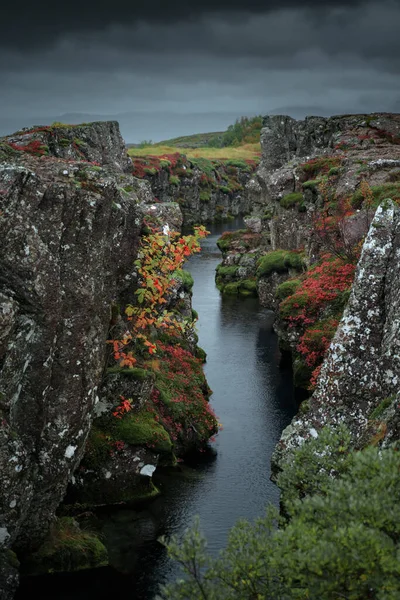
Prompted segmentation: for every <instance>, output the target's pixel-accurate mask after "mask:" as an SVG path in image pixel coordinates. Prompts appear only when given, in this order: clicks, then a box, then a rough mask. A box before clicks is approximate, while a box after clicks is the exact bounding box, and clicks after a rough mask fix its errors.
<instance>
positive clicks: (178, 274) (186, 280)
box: [174, 269, 194, 293]
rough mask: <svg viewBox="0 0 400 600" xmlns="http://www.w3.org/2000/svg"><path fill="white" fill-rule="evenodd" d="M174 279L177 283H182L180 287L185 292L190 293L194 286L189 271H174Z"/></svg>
mask: <svg viewBox="0 0 400 600" xmlns="http://www.w3.org/2000/svg"><path fill="white" fill-rule="evenodd" d="M174 277H175V278H176V279H177V280H178V281H180V282H182V287H183V289H184V291H185V292H188V293H190V292H191V291H192V289H193V285H194V279H193V277H192V275H191V273H189V271H185V270H184V269H179V270H177V271H175V273H174Z"/></svg>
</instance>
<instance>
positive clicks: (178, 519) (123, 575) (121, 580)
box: [17, 222, 296, 600]
mask: <svg viewBox="0 0 400 600" xmlns="http://www.w3.org/2000/svg"><path fill="white" fill-rule="evenodd" d="M238 227H239V223H235V222H233V223H232V224H230V225H229V226H227V225H219V226H214V227H212V228H211V229H212V231H211V235H210V236H209V237H208V238H207V239H206V240H205V241H204V242H203V251H202V253H201V254H200V255H196V256H194V257H192V258H191V259H190V261H189V264H188V270H189V271H190V272H191V273H192V275H193V277H194V281H195V284H194V288H193V307H194V308H195V309H196V310H197V311H198V313H199V322H198V334H199V344H200V346H201V347H202V348H204V350H205V351H206V352H207V364H206V366H205V371H206V375H207V379H208V383H209V385H210V387H211V389H212V390H213V396H212V399H211V402H212V405H213V407H214V409H215V411H216V413H217V415H218V417H219V420H220V421H221V422H222V424H223V430H222V431H221V432H220V433H219V435H218V436H217V439H216V442H215V443H214V444H213V448H214V452H211V453H210V454H207V455H204V456H202V457H201V458H199V460H198V461H197V462H196V463H195V464H191V465H190V466H188V467H184V468H183V469H182V470H181V472H179V473H175V474H170V473H169V474H168V473H167V474H166V473H163V474H161V475H159V476H158V477H157V484H158V485H159V487H160V488H161V489H162V491H163V494H162V495H161V496H160V497H159V498H158V499H156V500H155V501H153V502H152V503H151V504H150V506H147V507H146V508H143V510H135V511H133V510H130V509H120V510H117V511H116V510H114V511H107V512H104V513H103V514H101V515H100V520H99V526H100V528H101V530H102V533H103V535H104V536H105V540H106V544H107V546H108V548H109V553H110V560H111V564H112V565H113V566H114V568H110V567H107V568H104V569H98V570H94V571H87V572H81V573H77V574H65V575H53V576H45V577H36V578H26V579H25V580H23V583H22V586H21V589H20V592H19V594H18V596H17V598H18V600H25V599H27V598H28V595H29V598H30V597H32V594H34V593H35V592H37V593H38V595H40V597H42V598H43V597H44V598H52V599H53V600H56V599H60V600H72V599H74V600H103V599H104V600H105V599H107V600H110V598H115V600H117V599H119V598H127V599H129V598H130V599H132V600H151V599H152V598H154V596H155V594H156V593H157V591H158V585H159V584H160V582H165V581H167V580H168V579H170V578H172V577H175V576H178V575H179V571H177V570H176V567H175V565H173V564H171V562H170V561H169V559H168V558H167V556H166V552H165V549H164V548H163V547H162V546H161V544H160V543H159V542H158V541H157V538H158V537H159V536H160V535H163V534H166V535H169V534H171V533H177V534H179V533H181V532H182V531H183V530H184V529H185V528H186V527H187V526H188V525H189V524H190V523H191V522H192V520H193V517H194V515H199V516H200V519H201V524H202V529H203V531H204V533H205V534H206V536H207V539H208V544H209V550H210V552H212V553H213V554H216V553H217V552H218V551H219V550H220V549H221V548H223V547H224V545H225V543H226V540H227V535H228V532H229V529H230V528H231V527H232V525H233V524H234V523H235V521H236V520H237V519H238V518H240V517H246V518H248V519H253V518H254V517H256V516H258V515H261V514H263V512H264V509H265V506H266V505H267V503H269V502H272V503H274V504H276V503H277V502H278V490H277V489H276V487H275V486H274V485H273V484H272V483H271V482H270V480H269V476H270V458H271V453H272V451H273V448H274V445H275V444H276V442H277V440H278V439H279V436H280V434H281V431H282V429H283V428H284V427H285V426H286V425H287V424H288V423H289V422H290V419H291V418H292V416H293V415H294V413H295V411H296V405H295V400H294V395H293V389H292V379H291V373H290V371H288V370H282V369H280V368H279V352H278V344H277V337H276V335H275V334H274V333H273V331H272V321H273V314H272V313H271V312H270V311H267V310H265V309H263V308H261V307H260V306H259V304H258V301H257V300H256V299H253V298H236V297H221V295H220V293H219V291H218V290H217V288H216V287H215V283H214V275H215V268H216V266H217V264H218V263H219V262H220V260H221V254H220V252H219V251H218V248H217V246H216V240H217V239H218V237H219V236H220V234H221V232H222V231H225V230H226V229H237V228H238Z"/></svg>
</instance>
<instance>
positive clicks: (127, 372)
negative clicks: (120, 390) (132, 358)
mask: <svg viewBox="0 0 400 600" xmlns="http://www.w3.org/2000/svg"><path fill="white" fill-rule="evenodd" d="M107 373H109V374H110V375H113V374H118V375H123V376H124V377H131V378H132V379H136V380H137V381H144V380H145V379H154V373H152V371H147V370H146V369H141V368H140V367H133V368H131V369H124V368H122V367H110V368H109V369H107Z"/></svg>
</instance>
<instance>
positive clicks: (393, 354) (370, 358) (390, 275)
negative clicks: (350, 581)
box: [272, 200, 400, 471]
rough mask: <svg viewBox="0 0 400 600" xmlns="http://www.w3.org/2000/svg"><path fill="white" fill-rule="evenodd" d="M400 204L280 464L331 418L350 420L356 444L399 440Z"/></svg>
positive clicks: (380, 223) (363, 262) (284, 444)
mask: <svg viewBox="0 0 400 600" xmlns="http://www.w3.org/2000/svg"><path fill="white" fill-rule="evenodd" d="M399 259H400V209H399V207H398V206H395V205H394V204H393V202H391V201H389V200H388V201H385V202H384V203H383V204H382V205H381V206H380V207H379V208H378V210H377V212H376V215H375V218H374V220H373V222H372V224H371V228H370V230H369V233H368V236H367V238H366V240H365V243H364V246H363V250H362V254H361V258H360V261H359V263H358V266H357V271H356V276H355V281H354V285H353V288H352V292H351V295H350V299H349V302H348V305H347V308H346V309H345V312H344V315H343V318H342V321H341V323H340V325H339V327H338V330H337V332H336V334H335V337H334V339H333V341H332V343H331V346H330V348H329V350H328V353H327V356H326V358H325V361H324V363H323V366H322V370H321V375H320V377H319V379H318V384H317V387H316V389H315V392H314V394H313V396H312V398H311V399H310V401H309V409H308V410H307V411H306V412H302V413H301V414H300V415H299V416H297V417H296V418H295V419H294V420H293V422H292V423H291V425H289V426H288V427H287V428H286V429H285V430H284V432H283V434H282V437H281V440H280V442H279V443H278V446H277V448H276V450H275V453H274V456H273V460H272V462H273V468H274V470H275V471H277V470H279V469H282V468H283V467H284V465H285V464H286V463H287V461H289V460H290V456H291V453H292V452H293V451H294V450H295V449H296V448H297V447H298V446H299V445H301V444H302V443H303V442H304V441H305V440H306V439H307V438H309V437H310V436H313V437H316V436H317V435H318V430H319V429H320V428H321V427H323V426H324V425H335V424H339V423H345V424H346V425H347V426H348V427H349V429H350V431H351V433H352V437H353V443H354V445H355V446H356V447H362V446H363V445H365V444H367V443H378V442H379V441H381V440H383V439H384V440H385V443H387V442H389V441H390V440H392V439H398V438H399V434H400V427H399V422H400V420H399V410H398V406H399V400H400V336H399V332H400V294H399V281H400V261H399Z"/></svg>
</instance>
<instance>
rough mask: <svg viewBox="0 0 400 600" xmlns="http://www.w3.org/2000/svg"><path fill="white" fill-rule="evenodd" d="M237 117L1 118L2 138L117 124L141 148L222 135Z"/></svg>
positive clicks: (90, 115) (77, 115)
mask: <svg viewBox="0 0 400 600" xmlns="http://www.w3.org/2000/svg"><path fill="white" fill-rule="evenodd" d="M238 116H239V115H238V113H232V112H227V113H222V112H211V113H187V114H185V113H171V112H154V113H150V112H143V111H140V112H139V111H138V112H133V111H132V112H126V113H118V114H94V113H68V114H66V113H64V114H54V115H47V116H39V117H38V116H37V115H29V114H25V115H23V116H21V117H8V116H7V115H4V113H2V114H1V115H0V136H1V135H8V134H10V133H13V132H14V131H18V130H19V129H21V128H22V127H31V126H32V125H51V123H54V122H55V121H58V122H61V123H69V124H77V123H89V122H92V121H118V122H119V124H120V128H121V133H122V137H123V138H124V140H125V141H126V142H127V144H139V143H140V142H141V141H142V140H153V142H158V141H159V140H166V139H169V138H172V137H181V136H189V137H191V135H190V134H192V132H193V131H211V132H223V131H225V130H226V129H227V127H228V126H229V125H230V124H231V123H233V122H234V121H235V119H237V118H238Z"/></svg>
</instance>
